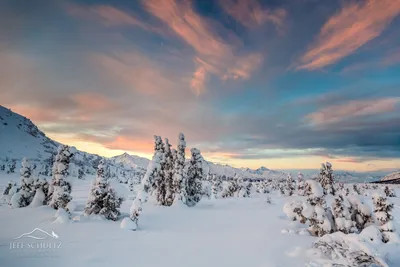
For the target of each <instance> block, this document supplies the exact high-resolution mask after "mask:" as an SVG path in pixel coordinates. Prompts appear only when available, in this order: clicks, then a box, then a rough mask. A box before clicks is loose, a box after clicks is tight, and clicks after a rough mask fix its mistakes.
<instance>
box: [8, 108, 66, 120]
mask: <svg viewBox="0 0 400 267" xmlns="http://www.w3.org/2000/svg"><path fill="white" fill-rule="evenodd" d="M8 107H9V108H10V109H11V110H12V111H13V112H16V113H18V114H22V115H23V116H25V117H27V118H29V119H30V120H32V121H34V122H54V121H57V120H59V118H60V113H59V112H57V111H55V110H43V108H41V107H36V106H33V105H18V104H16V105H10V106H8Z"/></svg>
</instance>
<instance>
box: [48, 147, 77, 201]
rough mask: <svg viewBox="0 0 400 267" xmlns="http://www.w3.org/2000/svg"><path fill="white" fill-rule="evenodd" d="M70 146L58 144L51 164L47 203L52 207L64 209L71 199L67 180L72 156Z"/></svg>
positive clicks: (69, 185)
mask: <svg viewBox="0 0 400 267" xmlns="http://www.w3.org/2000/svg"><path fill="white" fill-rule="evenodd" d="M73 155H74V154H73V153H72V152H71V148H70V147H69V146H66V145H60V146H59V147H58V150H57V155H56V157H55V161H54V164H53V178H52V180H51V183H50V188H49V194H50V201H49V203H48V205H49V206H50V207H52V208H54V209H59V208H62V209H65V208H66V207H67V205H68V203H69V202H70V201H71V200H72V197H71V183H70V182H69V181H68V176H69V164H70V161H71V158H72V157H73Z"/></svg>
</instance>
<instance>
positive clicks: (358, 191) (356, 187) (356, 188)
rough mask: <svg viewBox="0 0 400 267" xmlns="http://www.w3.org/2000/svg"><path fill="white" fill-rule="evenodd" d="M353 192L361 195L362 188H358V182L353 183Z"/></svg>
mask: <svg viewBox="0 0 400 267" xmlns="http://www.w3.org/2000/svg"><path fill="white" fill-rule="evenodd" d="M353 193H355V194H357V195H361V192H360V189H359V188H358V185H357V184H353Z"/></svg>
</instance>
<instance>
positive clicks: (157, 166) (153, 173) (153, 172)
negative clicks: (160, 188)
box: [142, 136, 164, 201]
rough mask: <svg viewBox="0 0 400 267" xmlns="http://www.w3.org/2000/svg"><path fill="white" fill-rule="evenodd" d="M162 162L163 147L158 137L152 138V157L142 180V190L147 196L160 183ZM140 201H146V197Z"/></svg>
mask: <svg viewBox="0 0 400 267" xmlns="http://www.w3.org/2000/svg"><path fill="white" fill-rule="evenodd" d="M163 160H164V145H163V143H162V139H161V137H159V136H154V155H153V158H152V160H151V161H150V162H149V165H147V170H146V174H145V175H144V177H143V180H142V185H143V190H144V191H145V192H146V193H147V194H152V193H153V192H154V191H155V190H156V188H157V185H158V184H159V183H160V181H159V180H160V177H161V175H162V169H161V163H162V162H163ZM147 194H146V196H147ZM142 201H147V197H146V198H145V199H142Z"/></svg>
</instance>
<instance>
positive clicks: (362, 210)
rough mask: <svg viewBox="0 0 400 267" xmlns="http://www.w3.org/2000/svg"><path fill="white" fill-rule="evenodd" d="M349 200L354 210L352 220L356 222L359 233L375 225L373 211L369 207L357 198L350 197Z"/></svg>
mask: <svg viewBox="0 0 400 267" xmlns="http://www.w3.org/2000/svg"><path fill="white" fill-rule="evenodd" d="M347 200H348V201H349V203H350V205H351V209H352V210H353V214H352V216H351V219H352V221H354V222H355V225H356V228H357V229H358V231H359V232H361V231H362V230H363V229H364V228H366V227H368V226H370V225H372V224H373V218H372V211H371V207H370V206H369V205H367V204H365V203H364V202H362V201H361V200H360V199H359V198H358V197H357V196H349V197H348V198H347Z"/></svg>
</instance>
